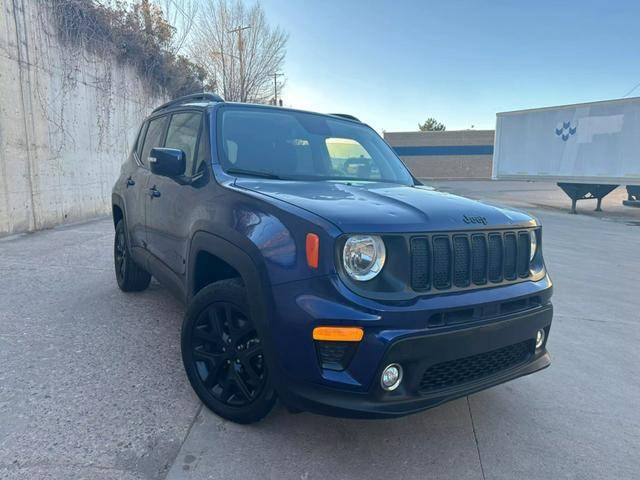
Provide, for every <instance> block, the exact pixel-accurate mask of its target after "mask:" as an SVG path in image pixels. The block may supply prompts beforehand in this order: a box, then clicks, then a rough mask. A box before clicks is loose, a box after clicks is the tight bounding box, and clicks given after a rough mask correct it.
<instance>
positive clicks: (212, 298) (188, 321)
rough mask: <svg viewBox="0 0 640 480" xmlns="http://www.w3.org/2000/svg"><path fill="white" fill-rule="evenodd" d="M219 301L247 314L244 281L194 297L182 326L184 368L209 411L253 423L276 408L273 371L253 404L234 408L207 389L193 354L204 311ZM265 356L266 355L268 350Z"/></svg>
mask: <svg viewBox="0 0 640 480" xmlns="http://www.w3.org/2000/svg"><path fill="white" fill-rule="evenodd" d="M215 302H228V303H231V304H234V305H236V306H237V307H238V308H239V309H240V310H243V311H246V310H247V308H246V305H247V297H246V291H245V288H244V286H243V285H242V282H241V281H240V280H239V279H232V280H222V281H219V282H215V283H212V284H211V285H208V286H206V287H204V288H203V289H202V290H200V291H199V292H198V293H197V294H196V296H195V297H194V298H193V300H192V301H191V303H190V304H189V306H188V308H187V313H186V315H185V319H184V322H183V323H182V336H181V348H182V361H183V364H184V368H185V371H186V374H187V377H188V379H189V382H190V383H191V386H192V387H193V389H194V391H195V392H196V395H198V397H199V398H200V400H201V401H202V403H204V405H205V406H206V407H207V408H209V409H210V410H211V411H213V412H214V413H216V414H217V415H219V416H221V417H223V418H225V419H227V420H231V421H233V422H236V423H253V422H256V421H258V420H260V419H262V418H263V417H264V416H266V415H267V414H268V413H269V412H270V411H271V409H272V408H273V405H274V403H275V400H276V394H275V390H274V389H273V387H272V385H271V382H270V378H269V371H267V384H266V385H265V386H264V389H263V390H262V392H261V394H260V395H259V396H258V397H257V398H256V399H255V400H254V401H253V402H251V403H250V404H249V405H246V406H243V407H234V406H230V405H227V404H225V403H223V402H221V401H220V400H218V399H217V398H215V397H214V396H213V395H212V394H211V393H210V392H209V391H208V390H207V389H206V388H205V387H204V385H203V384H202V381H201V380H200V377H199V376H198V374H197V372H196V367H195V363H194V361H193V356H192V353H191V332H192V329H193V327H194V323H195V322H196V320H197V319H198V317H199V315H200V314H201V312H202V311H203V310H204V309H206V308H207V307H208V306H209V305H211V304H212V303H215ZM247 316H248V312H247ZM248 318H249V316H248ZM251 321H252V322H255V320H254V319H251ZM263 355H265V352H264V351H263Z"/></svg>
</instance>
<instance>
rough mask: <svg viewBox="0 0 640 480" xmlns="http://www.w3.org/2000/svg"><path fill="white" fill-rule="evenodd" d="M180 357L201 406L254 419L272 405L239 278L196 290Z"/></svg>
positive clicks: (232, 416) (227, 416) (226, 415)
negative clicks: (202, 404) (200, 401)
mask: <svg viewBox="0 0 640 480" xmlns="http://www.w3.org/2000/svg"><path fill="white" fill-rule="evenodd" d="M182 361H183V363H184V368H185V371H186V373H187V377H188V378H189V382H190V383H191V386H192V387H193V389H194V390H195V392H196V394H197V395H198V397H199V398H200V400H202V403H204V404H205V406H206V407H207V408H208V409H209V410H211V411H212V412H214V413H215V414H217V415H219V416H220V417H222V418H225V419H227V420H230V421H232V422H235V423H243V424H247V423H254V422H257V421H259V420H261V419H262V418H264V417H265V416H266V415H267V414H268V413H269V412H270V411H271V409H272V408H273V405H274V404H275V401H276V394H275V391H274V389H273V387H272V386H271V382H270V379H269V376H268V372H267V365H266V361H265V359H264V354H263V350H262V344H261V342H260V338H259V336H258V333H257V330H256V328H255V324H254V322H253V321H252V320H251V317H250V313H249V307H248V301H247V295H246V291H245V288H244V285H243V284H242V282H241V281H240V280H239V279H231V280H221V281H219V282H215V283H212V284H211V285H208V286H206V287H204V288H203V289H202V290H200V291H199V292H198V293H197V294H196V296H195V297H194V298H193V301H192V302H191V303H190V305H189V307H188V308H187V314H186V316H185V319H184V322H183V324H182Z"/></svg>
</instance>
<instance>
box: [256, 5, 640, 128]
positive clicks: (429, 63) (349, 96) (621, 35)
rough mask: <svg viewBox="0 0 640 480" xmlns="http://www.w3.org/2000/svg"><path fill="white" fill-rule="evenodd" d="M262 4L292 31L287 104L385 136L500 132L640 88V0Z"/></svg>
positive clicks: (270, 15) (274, 22)
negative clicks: (430, 129)
mask: <svg viewBox="0 0 640 480" xmlns="http://www.w3.org/2000/svg"><path fill="white" fill-rule="evenodd" d="M260 4H261V5H262V6H263V8H264V10H265V13H266V15H267V18H268V21H269V22H270V23H271V24H272V25H279V26H281V27H282V28H283V29H285V30H286V31H287V32H288V33H289V41H288V44H287V57H286V64H285V68H284V72H285V74H286V87H285V90H284V91H283V100H284V103H285V105H287V106H292V107H296V108H301V109H306V110H313V111H319V112H327V113H350V114H352V115H355V116H357V117H359V118H360V119H361V120H362V121H365V122H366V123H368V124H370V125H371V126H372V127H374V128H375V129H377V130H378V131H382V130H386V131H411V130H417V125H418V123H419V122H422V121H424V120H425V119H426V118H428V117H435V118H436V119H438V120H439V121H441V122H443V123H444V124H445V125H446V126H447V129H448V130H460V129H468V128H475V129H493V128H494V126H495V114H496V113H497V112H503V111H510V110H519V109H525V108H535V107H544V106H551V105H564V104H571V103H579V102H590V101H596V100H608V99H613V98H621V97H623V96H624V95H625V94H627V92H629V90H631V89H632V88H633V87H634V86H635V85H637V84H639V83H640V24H639V23H638V19H639V18H640V2H637V1H635V2H632V1H628V2H614V1H608V2H607V1H600V2H591V1H573V2H563V1H560V0H556V1H554V2H551V1H546V0H545V1H537V0H536V1H528V2H525V1H510V2H507V1H493V0H492V1H485V2H479V1H477V2H472V1H447V0H441V1H439V2H431V1H419V0H416V1H409V0H406V1H405V0H396V1H391V0H389V1H382V0H371V1H364V0H363V1H355V0H342V1H339V0H295V1H294V0H260ZM629 96H640V86H639V87H638V88H637V89H636V90H635V91H634V92H633V93H632V94H630V95H629ZM472 126H473V127H472Z"/></svg>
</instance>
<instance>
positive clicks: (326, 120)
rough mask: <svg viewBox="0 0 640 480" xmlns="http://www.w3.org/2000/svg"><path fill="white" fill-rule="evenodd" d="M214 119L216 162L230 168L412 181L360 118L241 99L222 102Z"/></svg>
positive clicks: (271, 173)
mask: <svg viewBox="0 0 640 480" xmlns="http://www.w3.org/2000/svg"><path fill="white" fill-rule="evenodd" d="M217 123H218V145H219V147H220V151H221V155H220V162H221V164H222V167H223V168H224V169H225V170H226V171H228V172H229V173H236V174H245V175H252V174H253V175H259V176H271V177H274V178H275V177H277V178H282V179H291V180H317V181H322V180H354V181H376V182H393V183H402V184H406V185H412V184H413V178H412V177H411V175H410V174H409V171H408V170H407V168H406V167H405V166H404V164H403V163H402V162H401V161H400V159H399V158H398V157H397V156H396V155H395V153H393V151H392V150H391V148H390V147H389V146H388V145H387V144H386V143H385V142H384V141H383V140H382V139H381V138H380V137H379V136H378V135H377V134H376V133H375V132H374V131H373V130H372V129H371V128H370V127H368V126H366V125H363V124H360V123H356V122H352V121H348V120H343V119H339V118H332V117H328V116H325V115H318V114H313V113H306V112H296V111H290V110H282V109H278V108H265V107H251V106H241V105H234V106H228V107H223V108H221V109H220V111H219V117H218V122H217Z"/></svg>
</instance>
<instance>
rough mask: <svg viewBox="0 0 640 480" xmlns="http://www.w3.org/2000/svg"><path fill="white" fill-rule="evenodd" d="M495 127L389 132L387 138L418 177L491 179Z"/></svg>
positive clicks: (386, 134) (385, 136)
mask: <svg viewBox="0 0 640 480" xmlns="http://www.w3.org/2000/svg"><path fill="white" fill-rule="evenodd" d="M493 137H494V131H493V130H458V131H455V130H454V131H448V132H447V131H444V132H385V134H384V138H385V140H386V141H387V142H389V144H390V145H391V146H392V147H393V148H394V149H395V150H396V152H397V153H398V155H399V156H400V158H402V160H403V161H404V162H405V163H406V165H407V166H408V167H409V168H410V169H411V171H412V172H413V174H414V175H415V176H416V177H418V178H427V179H429V178H440V179H471V178H476V179H477V178H480V179H489V178H491V161H492V157H493Z"/></svg>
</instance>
